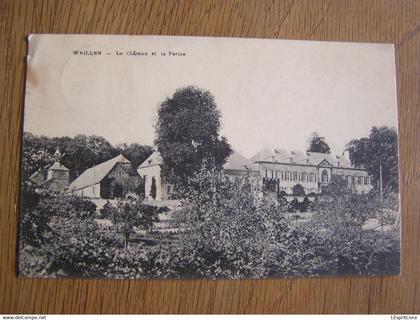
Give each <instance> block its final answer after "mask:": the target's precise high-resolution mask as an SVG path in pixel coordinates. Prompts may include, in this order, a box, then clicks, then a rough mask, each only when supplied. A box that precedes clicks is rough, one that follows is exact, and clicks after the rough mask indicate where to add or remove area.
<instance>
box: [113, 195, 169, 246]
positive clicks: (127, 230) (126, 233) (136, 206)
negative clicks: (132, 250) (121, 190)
mask: <svg viewBox="0 0 420 320" xmlns="http://www.w3.org/2000/svg"><path fill="white" fill-rule="evenodd" d="M161 210H163V209H159V208H158V207H155V206H148V205H144V204H142V203H141V202H140V201H135V200H131V199H130V200H128V201H127V200H125V201H119V202H118V204H117V207H116V210H113V216H112V221H113V222H114V223H115V224H116V225H117V227H118V229H119V230H120V231H121V232H122V234H123V237H124V246H125V248H126V249H127V248H128V241H129V237H130V234H131V232H133V228H134V227H144V228H145V229H146V230H150V229H151V227H152V226H153V223H155V222H158V221H159V217H158V214H159V213H160V212H161Z"/></svg>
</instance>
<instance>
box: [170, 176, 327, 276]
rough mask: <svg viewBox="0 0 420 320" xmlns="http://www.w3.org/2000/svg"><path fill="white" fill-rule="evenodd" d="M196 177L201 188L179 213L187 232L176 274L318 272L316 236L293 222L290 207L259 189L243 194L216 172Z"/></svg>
mask: <svg viewBox="0 0 420 320" xmlns="http://www.w3.org/2000/svg"><path fill="white" fill-rule="evenodd" d="M192 179H193V180H194V182H193V183H191V184H192V185H194V186H199V188H196V187H195V188H190V189H189V190H188V192H187V193H186V198H185V199H183V200H182V201H183V205H182V206H181V207H180V208H178V209H177V210H176V211H175V212H174V219H175V221H176V222H177V223H178V224H179V227H180V228H183V230H184V232H182V233H180V234H179V243H178V245H177V246H176V248H175V251H174V253H173V260H172V262H171V265H172V272H173V273H174V275H179V274H182V275H184V276H191V277H196V276H205V277H213V278H218V277H232V278H244V277H265V276H278V275H283V276H284V275H293V274H294V275H297V274H304V273H307V274H313V273H315V272H317V271H316V269H317V268H318V267H320V265H315V264H313V262H314V260H313V252H312V250H311V246H310V245H308V244H309V243H310V241H311V237H310V236H307V235H304V234H303V233H299V234H298V231H296V230H295V229H294V228H292V227H291V226H290V225H289V224H288V221H287V220H286V218H285V211H286V208H285V207H284V206H280V205H279V204H278V203H277V201H276V200H275V199H272V198H271V197H264V196H261V191H262V190H260V189H258V188H257V189H255V188H253V189H252V191H251V192H243V189H242V188H243V187H242V186H241V185H239V184H235V183H232V182H230V181H226V180H225V179H221V178H220V176H219V175H218V174H217V173H216V172H214V171H208V170H201V171H200V172H199V173H198V174H197V175H196V176H195V177H194V178H192ZM305 241H308V242H309V243H308V244H306V245H305ZM291 252H292V254H290V253H291ZM311 255H312V256H311ZM297 266H298V267H297Z"/></svg>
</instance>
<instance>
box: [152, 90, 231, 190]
mask: <svg viewBox="0 0 420 320" xmlns="http://www.w3.org/2000/svg"><path fill="white" fill-rule="evenodd" d="M220 117H221V115H220V111H219V110H218V109H217V105H216V102H215V99H214V97H213V95H212V94H211V93H210V92H209V91H206V90H203V89H200V88H197V87H193V86H189V87H185V88H180V89H178V90H176V92H175V93H174V95H173V96H172V97H171V98H168V99H166V100H165V101H164V102H162V104H161V105H160V107H159V110H158V121H157V125H156V139H155V144H156V146H157V149H158V151H159V152H160V154H161V157H162V160H163V168H162V169H163V174H164V175H165V176H166V177H167V178H168V180H169V181H171V182H172V183H174V184H175V185H176V186H177V187H182V186H186V185H187V181H188V179H189V178H191V177H193V176H194V174H196V173H197V172H198V171H199V170H200V168H203V167H204V168H206V169H216V170H217V169H221V168H222V166H223V164H224V163H225V162H226V160H227V158H228V156H229V155H230V154H231V153H232V149H231V147H230V145H229V143H228V142H227V139H226V138H225V137H221V136H220V134H219V131H220Z"/></svg>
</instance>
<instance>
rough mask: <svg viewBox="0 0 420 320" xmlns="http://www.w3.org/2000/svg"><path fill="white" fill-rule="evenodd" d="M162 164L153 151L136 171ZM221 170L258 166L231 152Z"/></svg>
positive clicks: (256, 167) (251, 168) (246, 168)
mask: <svg viewBox="0 0 420 320" xmlns="http://www.w3.org/2000/svg"><path fill="white" fill-rule="evenodd" d="M162 163H163V161H162V157H161V156H160V153H159V152H158V151H155V152H153V153H152V154H151V155H150V156H149V157H148V158H147V159H146V160H144V161H143V163H142V164H140V166H139V167H138V169H141V168H147V167H152V166H156V165H161V164H162ZM223 168H224V169H225V170H251V171H257V170H258V166H257V165H256V164H255V163H253V162H252V161H250V160H248V159H247V158H245V157H244V156H243V155H241V154H240V153H239V152H233V153H232V154H231V155H230V156H229V158H228V159H227V162H226V163H225V165H224V166H223Z"/></svg>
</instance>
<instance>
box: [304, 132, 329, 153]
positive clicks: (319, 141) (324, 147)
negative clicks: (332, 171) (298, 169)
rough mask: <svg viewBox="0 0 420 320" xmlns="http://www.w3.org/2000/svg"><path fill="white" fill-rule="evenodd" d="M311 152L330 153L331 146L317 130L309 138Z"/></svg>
mask: <svg viewBox="0 0 420 320" xmlns="http://www.w3.org/2000/svg"><path fill="white" fill-rule="evenodd" d="M308 151H309V152H320V153H330V152H331V150H330V146H329V145H328V144H327V143H326V142H325V138H324V137H321V136H320V135H319V134H318V133H317V132H313V133H312V134H311V136H310V138H309V147H308Z"/></svg>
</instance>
